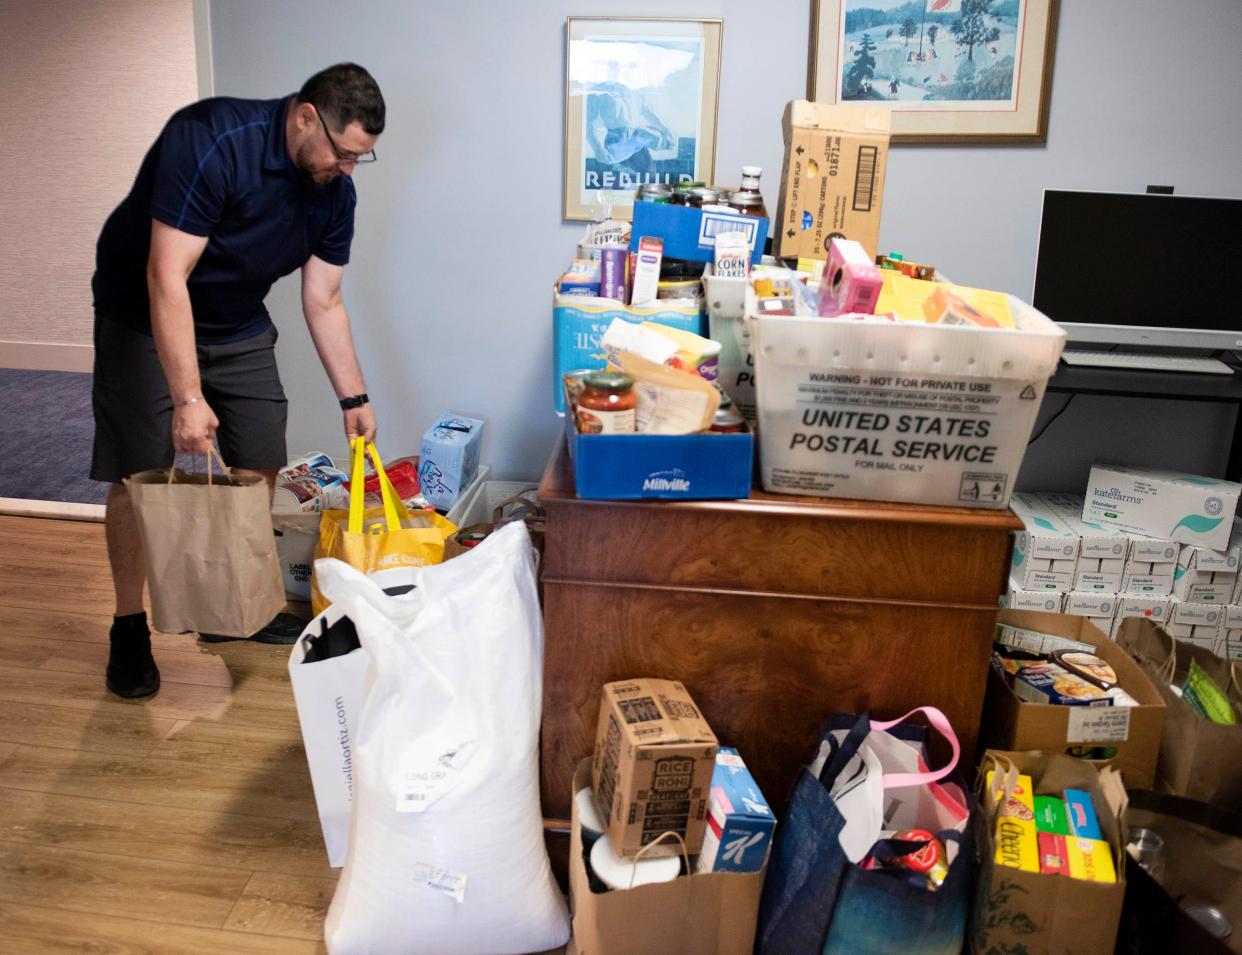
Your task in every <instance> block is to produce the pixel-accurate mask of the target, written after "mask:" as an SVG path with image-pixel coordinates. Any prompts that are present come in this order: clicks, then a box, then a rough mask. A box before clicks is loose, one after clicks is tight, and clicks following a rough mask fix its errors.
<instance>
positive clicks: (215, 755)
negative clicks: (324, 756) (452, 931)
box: [0, 517, 336, 955]
mask: <svg viewBox="0 0 1242 955" xmlns="http://www.w3.org/2000/svg"><path fill="white" fill-rule="evenodd" d="M112 609H113V608H112V590H111V583H110V578H109V575H108V567H107V563H106V560H105V556H104V543H103V527H102V525H100V524H88V523H80V522H71V521H56V520H40V519H33V518H20V517H0V953H4V955H27V953H31V955H33V953H40V952H58V953H59V952H75V951H90V952H124V953H126V955H137V953H151V955H156V953H158V955H169V953H206V955H234V953H237V955H248V953H265V952H280V953H302V952H322V951H325V949H324V947H323V944H322V941H321V938H322V926H323V916H324V913H325V911H326V909H327V905H328V902H329V901H330V899H331V897H332V891H333V887H334V885H335V881H336V876H335V872H334V871H333V870H332V869H329V868H328V864H327V859H326V856H325V854H324V850H323V842H322V839H321V836H320V833H319V824H318V821H317V818H316V815H315V803H314V799H313V797H312V794H311V787H310V777H309V775H308V773H307V768H306V757H305V755H304V752H303V749H302V740H301V736H300V733H299V730H298V722H297V715H296V713H295V711H294V706H293V696H292V693H291V691H290V689H289V680H288V674H287V670H286V660H287V658H288V654H289V648H288V647H273V646H262V645H258V644H249V643H245V642H235V643H225V644H217V645H212V646H208V645H200V644H198V643H197V642H196V641H195V638H194V637H193V636H188V635H180V636H177V635H171V634H154V635H153V643H154V646H155V648H156V649H155V658H156V661H157V662H158V664H159V668H160V673H161V676H162V680H163V685H162V688H161V689H160V691H159V693H158V694H157V695H156V696H154V697H152V698H149V699H147V700H138V701H131V702H127V701H124V700H121V699H119V698H118V697H116V696H113V695H112V694H111V693H109V692H108V691H107V690H106V689H105V688H104V682H103V671H104V665H105V662H106V660H107V653H108V627H109V624H110V622H111V613H112Z"/></svg>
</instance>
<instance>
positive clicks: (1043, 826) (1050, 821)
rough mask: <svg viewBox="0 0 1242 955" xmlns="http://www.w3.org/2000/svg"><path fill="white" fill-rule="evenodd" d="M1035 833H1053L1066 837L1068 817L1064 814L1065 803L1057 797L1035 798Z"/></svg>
mask: <svg viewBox="0 0 1242 955" xmlns="http://www.w3.org/2000/svg"><path fill="white" fill-rule="evenodd" d="M1035 831H1036V832H1054V833H1056V834H1057V835H1061V836H1068V835H1069V834H1070V831H1069V816H1068V815H1067V814H1066V812H1065V801H1064V800H1063V799H1061V798H1060V797H1059V796H1036V797H1035Z"/></svg>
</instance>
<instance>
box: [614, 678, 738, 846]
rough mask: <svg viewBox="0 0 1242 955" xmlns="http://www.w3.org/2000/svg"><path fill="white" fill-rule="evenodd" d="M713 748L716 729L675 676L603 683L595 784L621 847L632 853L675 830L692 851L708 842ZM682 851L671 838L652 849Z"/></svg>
mask: <svg viewBox="0 0 1242 955" xmlns="http://www.w3.org/2000/svg"><path fill="white" fill-rule="evenodd" d="M716 749H717V746H716V734H715V733H713V732H712V728H711V727H710V726H708V725H707V721H706V720H705V719H703V715H702V713H700V711H699V708H698V706H697V705H695V702H694V700H692V699H691V698H690V694H689V693H687V692H686V688H685V687H684V686H682V685H681V684H680V683H678V682H677V681H676V680H653V679H638V680H622V681H619V682H617V683H606V684H605V685H604V693H603V699H602V700H601V702H600V708H599V728H598V730H597V731H596V736H595V756H594V758H593V759H592V762H591V786H592V788H593V789H594V790H595V800H596V802H597V803H598V804H599V808H600V810H601V811H603V812H606V813H607V814H608V818H607V820H606V825H607V827H608V841H609V842H610V843H611V844H612V848H613V851H614V852H616V853H617V855H619V856H622V857H629V858H632V857H633V856H635V855H637V854H638V851H639V850H640V849H642V848H643V847H644V846H646V845H648V844H649V843H652V842H655V840H657V839H658V838H659V837H660V836H661V835H662V834H663V833H665V832H670V831H671V832H676V833H677V834H678V835H680V836H681V837H682V839H683V840H684V841H685V844H686V851H687V852H689V853H690V854H691V855H696V854H697V853H698V852H699V851H700V850H701V849H702V848H703V830H704V828H705V826H706V824H707V800H708V795H709V793H710V791H711V784H712V772H713V770H714V769H715V766H716ZM680 853H681V848H680V847H679V846H678V845H677V843H676V841H675V840H669V841H667V842H663V843H660V844H659V845H657V846H655V847H653V848H652V850H651V851H650V852H649V853H648V855H650V856H653V857H654V856H668V855H680Z"/></svg>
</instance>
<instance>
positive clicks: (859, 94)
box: [807, 0, 1058, 143]
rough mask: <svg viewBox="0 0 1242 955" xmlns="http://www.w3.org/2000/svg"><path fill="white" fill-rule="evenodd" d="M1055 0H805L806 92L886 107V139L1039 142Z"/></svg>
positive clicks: (826, 99) (1044, 125) (1043, 132)
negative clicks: (889, 130) (889, 134)
mask: <svg viewBox="0 0 1242 955" xmlns="http://www.w3.org/2000/svg"><path fill="white" fill-rule="evenodd" d="M1057 14H1058V0H812V29H811V58H810V70H809V74H810V75H809V82H808V90H807V95H808V96H809V97H810V98H811V99H813V100H815V101H817V102H821V103H851V102H867V103H869V104H874V103H887V104H889V106H890V108H891V110H892V114H893V141H894V142H917V143H972V142H973V143H1043V142H1045V141H1046V140H1047V136H1048V101H1049V95H1050V93H1051V90H1052V54H1053V49H1054V47H1055V45H1056V31H1057Z"/></svg>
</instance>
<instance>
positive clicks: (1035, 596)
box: [1000, 580, 1065, 613]
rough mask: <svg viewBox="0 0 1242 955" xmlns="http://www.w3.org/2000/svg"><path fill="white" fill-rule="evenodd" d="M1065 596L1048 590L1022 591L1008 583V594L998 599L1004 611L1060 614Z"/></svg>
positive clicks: (1011, 582)
mask: <svg viewBox="0 0 1242 955" xmlns="http://www.w3.org/2000/svg"><path fill="white" fill-rule="evenodd" d="M1064 602H1065V594H1062V593H1058V592H1056V591H1048V590H1023V589H1022V588H1021V587H1015V586H1013V581H1012V580H1011V581H1010V582H1009V592H1008V593H1005V594H1002V595H1001V598H1000V605H1001V608H1002V609H1004V610H1038V611H1041V612H1043V613H1060V612H1061V608H1062V607H1063V606H1064Z"/></svg>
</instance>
